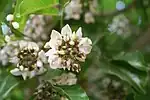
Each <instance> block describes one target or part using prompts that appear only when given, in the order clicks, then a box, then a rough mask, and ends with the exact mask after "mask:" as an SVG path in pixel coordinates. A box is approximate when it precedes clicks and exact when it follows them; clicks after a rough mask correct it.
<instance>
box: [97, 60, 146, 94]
mask: <svg viewBox="0 0 150 100" xmlns="http://www.w3.org/2000/svg"><path fill="white" fill-rule="evenodd" d="M99 66H100V69H101V71H102V72H104V73H106V74H110V75H114V76H116V77H119V78H120V79H121V80H123V81H125V82H126V83H127V84H129V86H131V87H132V88H133V90H134V91H135V92H136V93H139V94H143V93H145V88H144V86H145V85H146V83H147V72H146V71H140V70H138V69H136V68H135V67H133V66H131V65H129V64H128V63H126V62H124V63H123V62H121V63H119V62H118V64H113V63H109V62H105V61H103V62H100V64H99Z"/></svg>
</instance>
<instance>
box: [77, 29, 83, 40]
mask: <svg viewBox="0 0 150 100" xmlns="http://www.w3.org/2000/svg"><path fill="white" fill-rule="evenodd" d="M76 35H77V37H78V38H79V39H80V38H82V28H81V27H80V28H79V29H78V30H77V32H76Z"/></svg>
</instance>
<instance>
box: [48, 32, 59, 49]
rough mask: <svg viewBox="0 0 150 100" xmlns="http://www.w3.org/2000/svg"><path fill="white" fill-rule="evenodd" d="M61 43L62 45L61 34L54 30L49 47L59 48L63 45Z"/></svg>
mask: <svg viewBox="0 0 150 100" xmlns="http://www.w3.org/2000/svg"><path fill="white" fill-rule="evenodd" d="M61 43H62V37H61V34H60V33H59V32H57V31H55V30H52V33H51V40H50V41H49V46H50V47H51V48H56V47H57V46H59V45H61Z"/></svg>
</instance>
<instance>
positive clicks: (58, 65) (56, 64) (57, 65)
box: [50, 57, 62, 69]
mask: <svg viewBox="0 0 150 100" xmlns="http://www.w3.org/2000/svg"><path fill="white" fill-rule="evenodd" d="M61 61H62V59H61V58H59V57H55V58H54V59H52V60H51V61H50V67H51V68H52V69H57V68H62V64H61Z"/></svg>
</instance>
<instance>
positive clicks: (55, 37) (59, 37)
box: [51, 30, 62, 39]
mask: <svg viewBox="0 0 150 100" xmlns="http://www.w3.org/2000/svg"><path fill="white" fill-rule="evenodd" d="M61 38H62V37H61V34H60V33H59V32H57V31H55V30H52V33H51V39H61Z"/></svg>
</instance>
